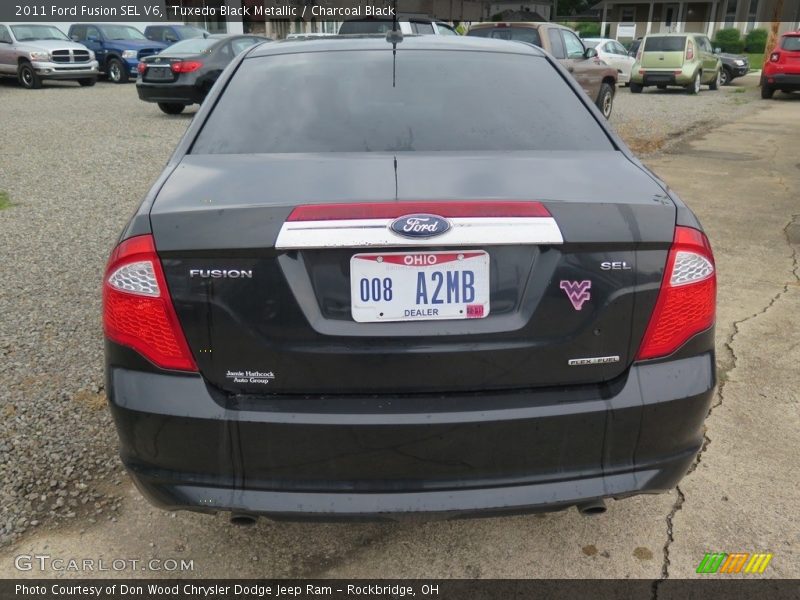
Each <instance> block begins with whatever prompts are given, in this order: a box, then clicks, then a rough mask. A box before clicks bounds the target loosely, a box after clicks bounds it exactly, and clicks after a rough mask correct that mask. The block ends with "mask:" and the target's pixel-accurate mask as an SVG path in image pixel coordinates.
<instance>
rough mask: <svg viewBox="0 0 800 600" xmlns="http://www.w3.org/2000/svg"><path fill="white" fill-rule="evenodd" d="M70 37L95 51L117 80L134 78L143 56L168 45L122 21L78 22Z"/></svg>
mask: <svg viewBox="0 0 800 600" xmlns="http://www.w3.org/2000/svg"><path fill="white" fill-rule="evenodd" d="M69 37H70V38H72V40H74V41H76V42H81V43H83V44H86V46H87V47H88V48H89V49H90V50H93V51H94V53H95V55H97V61H98V62H99V63H100V71H101V72H103V73H105V74H106V75H107V76H108V79H109V80H110V81H113V82H114V83H126V82H127V81H128V80H129V79H130V78H131V77H133V78H135V77H136V75H137V71H136V68H137V67H138V66H139V61H140V60H141V59H143V58H144V57H146V56H152V55H153V54H158V53H159V52H161V51H162V50H163V49H164V48H166V47H167V44H164V43H163V42H156V41H153V40H148V39H147V38H146V37H144V35H143V34H142V32H141V31H139V30H138V29H136V28H135V27H131V26H130V25H121V24H119V23H116V24H103V23H76V24H75V25H71V26H70V28H69Z"/></svg>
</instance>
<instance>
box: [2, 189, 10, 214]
mask: <svg viewBox="0 0 800 600" xmlns="http://www.w3.org/2000/svg"><path fill="white" fill-rule="evenodd" d="M9 206H11V198H9V196H8V192H4V191H2V190H0V210H3V209H4V208H8V207H9Z"/></svg>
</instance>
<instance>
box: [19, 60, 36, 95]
mask: <svg viewBox="0 0 800 600" xmlns="http://www.w3.org/2000/svg"><path fill="white" fill-rule="evenodd" d="M17 78H18V79H19V83H20V85H21V86H22V87H24V88H26V89H29V90H38V89H39V88H41V87H42V78H41V77H39V74H38V73H37V72H36V69H34V68H33V65H31V63H29V62H22V63H20V65H19V70H18V71H17Z"/></svg>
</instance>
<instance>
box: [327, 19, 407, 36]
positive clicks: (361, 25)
mask: <svg viewBox="0 0 800 600" xmlns="http://www.w3.org/2000/svg"><path fill="white" fill-rule="evenodd" d="M399 27H400V25H399V24H398V28H399ZM393 28H394V25H393V23H392V21H381V20H378V19H374V20H370V21H345V22H344V23H342V25H341V26H340V27H339V35H351V34H362V35H363V34H369V33H386V32H387V31H391V30H392V29H393Z"/></svg>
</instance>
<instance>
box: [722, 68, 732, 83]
mask: <svg viewBox="0 0 800 600" xmlns="http://www.w3.org/2000/svg"><path fill="white" fill-rule="evenodd" d="M731 81H733V73H731V70H730V69H729V68H728V67H722V72H721V73H720V74H719V84H720V85H730V83H731Z"/></svg>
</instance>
